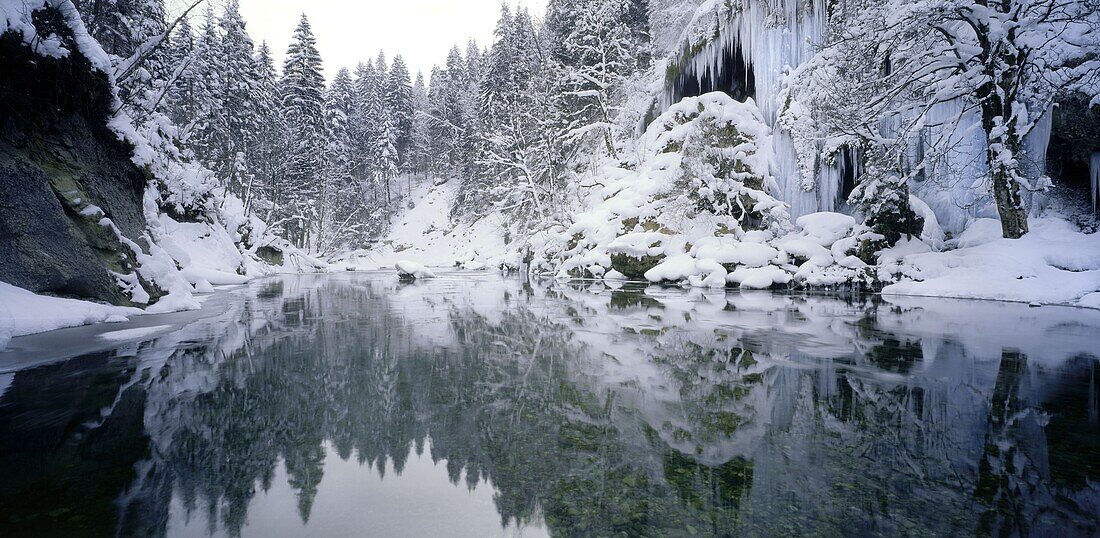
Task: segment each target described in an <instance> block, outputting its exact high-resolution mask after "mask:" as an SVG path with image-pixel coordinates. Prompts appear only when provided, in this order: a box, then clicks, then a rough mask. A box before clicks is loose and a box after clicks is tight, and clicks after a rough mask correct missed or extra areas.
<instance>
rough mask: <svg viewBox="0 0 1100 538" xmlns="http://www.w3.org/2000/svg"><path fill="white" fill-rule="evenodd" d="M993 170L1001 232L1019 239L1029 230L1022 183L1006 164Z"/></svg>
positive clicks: (1008, 236) (994, 190) (994, 197)
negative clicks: (1017, 180)
mask: <svg viewBox="0 0 1100 538" xmlns="http://www.w3.org/2000/svg"><path fill="white" fill-rule="evenodd" d="M990 153H992V152H990ZM990 161H991V162H992V159H990ZM991 172H992V176H993V199H994V200H996V202H997V213H998V214H999V215H1000V217H1001V234H1002V235H1003V236H1004V237H1006V238H1008V239H1019V238H1021V237H1023V236H1024V234H1026V233H1027V232H1028V230H1027V211H1026V210H1025V209H1024V208H1023V204H1022V203H1021V199H1020V184H1019V183H1017V182H1016V180H1014V179H1012V177H1010V175H1009V173H1008V170H1007V169H1006V168H1005V167H1004V166H1000V165H997V166H996V167H995V169H994V170H992V171H991Z"/></svg>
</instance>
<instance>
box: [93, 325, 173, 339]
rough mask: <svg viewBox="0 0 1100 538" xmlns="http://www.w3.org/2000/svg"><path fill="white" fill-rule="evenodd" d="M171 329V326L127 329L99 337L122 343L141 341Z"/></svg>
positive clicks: (106, 333)
mask: <svg viewBox="0 0 1100 538" xmlns="http://www.w3.org/2000/svg"><path fill="white" fill-rule="evenodd" d="M169 328H171V325H154V326H152V327H138V328H136V329H125V330H121V331H111V332H105V333H103V334H100V335H99V338H102V339H104V340H114V341H118V342H121V341H123V340H140V339H142V338H146V337H149V336H152V335H154V334H157V333H159V332H162V331H164V330H165V329H169Z"/></svg>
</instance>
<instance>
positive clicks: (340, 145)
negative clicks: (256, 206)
mask: <svg viewBox="0 0 1100 538" xmlns="http://www.w3.org/2000/svg"><path fill="white" fill-rule="evenodd" d="M356 100H357V99H356V96H355V87H354V83H353V82H352V80H351V74H350V73H349V72H348V70H347V69H341V70H340V71H339V72H338V73H337V74H336V78H334V79H333V81H332V84H331V85H330V86H329V89H328V91H327V92H326V96H325V138H326V151H325V167H324V185H323V188H322V199H321V201H320V202H321V207H320V215H319V224H318V227H319V229H320V236H319V238H318V250H319V251H321V252H334V251H336V250H337V249H340V248H347V247H349V246H351V245H353V244H355V243H356V242H357V241H358V239H359V238H358V233H359V226H360V223H359V221H358V220H357V217H358V216H359V212H360V209H361V208H362V196H361V195H360V192H359V188H358V182H357V181H356V180H355V178H354V177H353V175H352V156H351V152H352V139H351V131H350V129H349V125H348V122H349V118H350V117H351V115H352V114H353V113H354V108H355V105H356Z"/></svg>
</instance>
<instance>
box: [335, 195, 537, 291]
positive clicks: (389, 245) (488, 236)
mask: <svg viewBox="0 0 1100 538" xmlns="http://www.w3.org/2000/svg"><path fill="white" fill-rule="evenodd" d="M460 187H461V182H460V181H458V180H451V181H447V182H445V183H441V184H438V185H437V184H434V183H433V182H431V181H422V182H421V183H420V184H418V185H416V186H415V187H414V188H413V189H412V193H411V194H410V195H409V196H408V198H407V200H408V203H409V204H410V206H411V207H407V208H406V209H405V211H403V212H401V213H400V214H399V216H398V217H397V218H396V219H395V220H394V223H393V225H392V226H391V227H390V231H389V233H387V234H386V236H385V238H384V239H382V240H381V241H379V242H378V243H377V245H376V246H375V248H372V249H367V250H356V251H353V252H349V253H345V254H341V255H339V256H337V257H335V258H334V259H333V260H332V263H331V267H330V270H333V271H342V270H349V271H354V270H360V271H362V270H369V269H380V268H392V267H393V266H394V264H395V263H396V262H398V261H401V260H409V261H413V262H417V263H420V264H423V265H426V266H429V267H454V266H456V265H457V266H462V267H464V268H467V269H481V268H486V267H499V266H500V265H501V264H505V263H506V264H509V265H513V264H515V263H516V262H517V261H518V247H519V245H509V244H508V239H509V238H508V237H507V232H506V228H507V227H506V226H505V224H506V223H505V219H504V217H503V216H502V215H501V214H499V213H495V212H494V213H490V214H489V215H487V216H485V217H481V218H478V219H475V220H472V221H470V220H462V219H452V217H451V208H452V207H453V206H454V202H455V197H456V196H457V194H458V192H459V189H460Z"/></svg>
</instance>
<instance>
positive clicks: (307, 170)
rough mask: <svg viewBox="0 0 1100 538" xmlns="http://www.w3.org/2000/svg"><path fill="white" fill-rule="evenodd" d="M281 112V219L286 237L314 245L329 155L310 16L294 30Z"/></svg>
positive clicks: (321, 79)
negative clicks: (285, 130) (284, 152)
mask: <svg viewBox="0 0 1100 538" xmlns="http://www.w3.org/2000/svg"><path fill="white" fill-rule="evenodd" d="M280 87H281V90H282V109H283V113H284V115H285V117H286V120H287V124H288V127H289V130H290V131H291V134H292V136H291V139H290V141H289V147H288V152H289V155H288V157H287V166H286V181H287V186H288V188H289V192H288V199H287V207H286V208H285V213H284V214H283V215H282V216H283V219H284V220H285V224H286V225H285V228H284V229H285V230H286V237H287V238H288V239H290V240H291V241H293V242H294V243H295V244H296V245H298V246H299V247H310V246H314V245H313V243H312V242H313V240H314V239H315V237H312V236H311V233H312V232H313V229H314V227H315V226H316V225H317V221H318V209H319V208H318V203H317V200H318V199H319V198H320V196H321V194H322V193H321V186H322V185H321V170H322V168H321V156H322V155H323V154H324V150H325V141H324V127H325V125H324V123H325V122H324V96H323V92H324V87H325V83H324V77H323V76H322V74H321V55H320V53H318V52H317V41H316V39H315V38H314V37H313V31H312V29H311V28H310V25H309V19H307V18H306V16H305V14H302V18H301V20H300V21H299V23H298V27H297V28H296V29H295V31H294V35H293V37H292V39H291V42H290V46H289V47H288V48H287V53H286V59H285V60H284V62H283V78H282V80H281V81H280Z"/></svg>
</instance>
